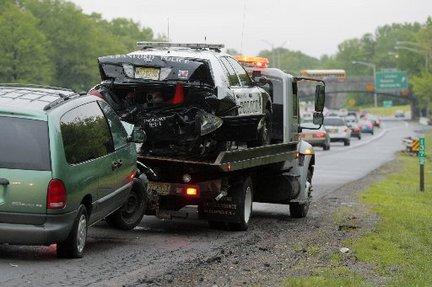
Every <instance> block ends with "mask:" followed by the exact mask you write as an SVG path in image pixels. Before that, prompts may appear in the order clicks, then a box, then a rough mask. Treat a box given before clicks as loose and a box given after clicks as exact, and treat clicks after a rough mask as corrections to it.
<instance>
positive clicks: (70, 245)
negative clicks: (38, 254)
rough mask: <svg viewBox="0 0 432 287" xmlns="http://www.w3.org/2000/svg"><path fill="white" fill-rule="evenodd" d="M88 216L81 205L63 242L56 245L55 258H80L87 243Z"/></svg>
mask: <svg viewBox="0 0 432 287" xmlns="http://www.w3.org/2000/svg"><path fill="white" fill-rule="evenodd" d="M87 228H88V215H87V209H86V208H85V206H84V205H83V204H81V205H80V207H79V208H78V215H77V217H76V218H75V221H74V224H73V226H72V230H71V231H70V233H69V236H68V237H67V238H66V240H65V241H62V242H58V243H57V257H59V258H81V257H82V256H83V253H84V247H85V245H86V242H87Z"/></svg>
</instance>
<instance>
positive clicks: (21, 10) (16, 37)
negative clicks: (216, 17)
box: [0, 0, 432, 107]
mask: <svg viewBox="0 0 432 287" xmlns="http://www.w3.org/2000/svg"><path fill="white" fill-rule="evenodd" d="M0 39H1V41H0V82H19V83H38V84H47V85H55V86H62V87H67V88H72V89H75V90H80V91H81V90H87V89H88V88H90V87H91V86H92V85H94V84H95V83H98V82H99V80H100V78H99V73H98V67H97V61H96V60H97V58H98V57H99V56H101V55H108V54H121V53H126V52H129V51H131V50H134V49H135V48H136V42H137V41H139V40H143V41H146V40H147V41H151V40H164V37H163V36H160V35H159V36H155V35H154V33H153V31H152V29H150V28H147V27H142V26H141V25H140V24H139V23H136V22H134V21H132V20H130V19H125V18H116V19H113V20H111V21H108V20H105V19H103V18H102V16H101V15H100V14H97V13H93V14H90V15H88V14H85V13H83V11H82V10H81V9H80V8H79V7H77V6H76V5H75V4H73V3H71V2H67V1H65V0H1V1H0ZM401 42H402V43H404V42H405V43H410V44H403V45H405V46H403V47H402V48H403V49H400V48H401V47H398V46H400V43H401ZM398 48H399V49H398ZM407 48H408V49H407ZM228 52H229V53H234V54H235V53H236V52H235V51H234V50H231V49H230V50H229V51H228ZM260 55H261V56H265V57H268V58H269V59H270V60H271V65H273V66H277V67H279V68H281V69H283V70H285V71H288V72H290V73H293V74H298V73H299V72H300V70H302V69H345V70H346V72H347V74H348V76H353V75H355V76H361V75H371V69H370V68H368V67H364V66H360V65H355V64H353V61H364V62H369V63H373V64H375V65H376V66H377V68H378V69H381V68H397V69H400V70H403V71H407V72H408V75H409V77H410V86H411V88H412V90H413V91H414V94H415V95H416V96H417V97H418V98H419V99H420V105H421V106H423V107H425V106H430V105H432V99H431V98H432V97H431V91H432V74H431V69H432V67H431V66H432V65H431V63H430V62H432V18H429V19H427V20H426V21H425V22H424V23H401V24H400V23H399V24H398V23H395V24H389V25H384V26H381V27H378V28H377V29H376V31H375V32H374V33H366V34H364V35H363V36H362V37H360V38H354V39H348V40H345V41H343V42H342V43H340V44H339V45H338V49H337V52H336V53H335V54H334V55H324V56H322V57H320V58H315V57H311V56H309V55H306V54H304V53H302V52H301V51H292V50H289V49H285V48H275V49H274V50H273V51H269V50H264V51H262V52H261V53H260ZM427 57H429V58H427ZM426 59H428V60H429V66H426ZM363 98H365V97H363ZM359 99H360V100H361V97H359Z"/></svg>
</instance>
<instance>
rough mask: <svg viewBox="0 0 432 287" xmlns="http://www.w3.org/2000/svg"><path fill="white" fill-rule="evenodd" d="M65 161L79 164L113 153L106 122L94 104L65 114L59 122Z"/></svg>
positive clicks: (97, 106)
mask: <svg viewBox="0 0 432 287" xmlns="http://www.w3.org/2000/svg"><path fill="white" fill-rule="evenodd" d="M60 128H61V133H62V139H63V146H64V151H65V156H66V161H67V162H68V163H69V164H79V163H82V162H85V161H88V160H92V159H95V158H99V157H102V156H104V155H107V154H109V153H111V152H113V151H114V144H113V140H112V137H111V133H110V129H109V127H108V123H107V120H106V118H105V116H104V114H103V113H102V110H101V109H100V107H99V105H98V104H97V103H96V102H92V103H89V104H85V105H82V106H79V107H77V108H74V109H73V110H70V111H68V112H66V113H65V114H64V115H63V116H62V118H61V120H60Z"/></svg>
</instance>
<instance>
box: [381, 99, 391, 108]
mask: <svg viewBox="0 0 432 287" xmlns="http://www.w3.org/2000/svg"><path fill="white" fill-rule="evenodd" d="M383 107H384V108H391V107H393V101H383Z"/></svg>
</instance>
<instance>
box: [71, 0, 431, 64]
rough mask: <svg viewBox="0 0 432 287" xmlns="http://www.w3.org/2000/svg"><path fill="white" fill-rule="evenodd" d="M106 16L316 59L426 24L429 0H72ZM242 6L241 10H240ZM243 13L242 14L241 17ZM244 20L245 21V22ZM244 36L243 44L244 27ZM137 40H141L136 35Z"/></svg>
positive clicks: (180, 35) (173, 33)
mask: <svg viewBox="0 0 432 287" xmlns="http://www.w3.org/2000/svg"><path fill="white" fill-rule="evenodd" d="M72 2H74V3H76V4H77V5H78V6H80V7H81V8H83V10H84V12H86V13H91V12H98V13H101V14H102V15H103V17H104V18H106V19H112V18H115V17H127V18H132V19H133V20H135V21H138V22H139V23H141V24H142V25H144V26H148V27H150V28H152V29H153V31H154V32H155V34H157V33H163V34H167V27H168V19H169V22H170V40H171V41H178V42H203V41H204V38H205V37H207V42H212V43H216V42H217V43H224V44H225V45H226V46H227V47H228V48H234V49H236V50H238V51H242V52H243V53H248V54H256V53H258V52H259V51H260V50H263V49H268V48H269V47H270V44H268V43H266V42H269V43H272V44H273V45H274V46H280V45H282V44H283V43H285V46H284V47H286V48H289V49H294V50H301V51H303V52H305V53H307V54H309V55H312V56H316V57H319V56H321V55H323V54H332V53H335V52H336V50H337V45H338V44H339V43H340V42H341V41H343V40H345V39H348V38H353V37H360V36H361V35H363V34H364V33H367V32H374V31H375V29H376V28H377V27H378V26H380V25H383V24H387V23H393V22H413V21H419V22H424V21H425V20H426V18H427V17H428V16H430V15H432V0H296V1H293V0H285V1H284V0H237V1H235V0H212V1H207V0H182V1H178V0H72ZM244 8H245V9H244ZM243 16H244V17H243ZM243 19H244V22H243ZM243 23H244V33H243V34H244V36H243V44H242V40H241V39H242V30H243V29H242V27H243ZM137 40H140V39H137Z"/></svg>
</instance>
